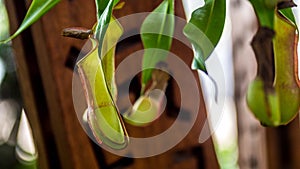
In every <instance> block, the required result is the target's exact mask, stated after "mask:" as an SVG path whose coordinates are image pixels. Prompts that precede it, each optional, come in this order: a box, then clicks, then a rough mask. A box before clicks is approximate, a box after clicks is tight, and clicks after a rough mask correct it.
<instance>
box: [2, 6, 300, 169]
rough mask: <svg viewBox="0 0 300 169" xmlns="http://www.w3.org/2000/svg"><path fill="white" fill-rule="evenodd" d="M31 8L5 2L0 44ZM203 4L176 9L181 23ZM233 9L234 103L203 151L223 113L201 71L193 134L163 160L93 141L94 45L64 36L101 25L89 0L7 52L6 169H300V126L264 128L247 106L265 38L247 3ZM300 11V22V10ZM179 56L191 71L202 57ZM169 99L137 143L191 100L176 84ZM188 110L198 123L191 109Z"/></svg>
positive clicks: (186, 52) (62, 9) (226, 55)
mask: <svg viewBox="0 0 300 169" xmlns="http://www.w3.org/2000/svg"><path fill="white" fill-rule="evenodd" d="M30 2H31V1H29V0H0V40H1V39H5V38H7V37H8V36H9V34H10V33H11V32H14V31H15V30H16V29H17V27H18V26H19V25H20V24H21V22H22V19H23V18H24V16H25V14H26V11H27V9H28V6H29V4H30ZM160 2H161V1H160V0H152V1H136V0H125V6H124V7H123V8H122V9H120V10H115V12H114V15H115V16H116V17H117V18H118V17H122V16H126V15H129V14H133V13H138V12H150V11H152V10H153V9H154V8H155V7H156V6H157V5H158V4H159V3H160ZM295 3H296V4H299V3H300V2H299V0H297V1H296V0H295ZM201 5H203V1H201V0H199V1H191V0H183V1H181V0H175V9H176V12H175V14H176V16H179V17H182V18H186V19H188V18H190V14H191V12H192V11H193V10H194V9H196V8H197V7H200V6H201ZM227 7H228V10H227V15H226V24H225V29H224V33H223V35H222V39H221V41H220V44H219V45H218V46H217V48H216V51H215V55H216V56H217V57H218V59H219V61H220V63H221V64H222V67H223V70H224V72H225V83H226V89H225V92H224V93H223V94H224V95H225V96H226V101H225V105H224V107H225V108H224V109H223V110H222V111H223V112H222V113H223V114H224V115H223V116H222V119H221V121H220V123H218V125H217V126H214V125H210V126H209V128H210V129H211V131H214V132H213V133H214V134H213V136H212V137H210V138H209V139H208V140H206V141H205V142H203V143H199V135H200V133H201V130H202V128H203V126H205V125H206V123H205V119H207V118H208V119H210V120H211V121H213V120H214V119H213V118H214V117H215V116H214V115H215V114H216V113H218V112H214V111H213V110H211V109H210V108H209V105H210V103H208V102H207V101H204V100H209V98H210V97H211V95H209V93H210V91H209V90H210V88H209V87H208V86H209V85H210V82H209V81H207V80H206V79H205V78H204V77H203V76H202V75H201V72H197V71H194V76H195V77H196V78H197V79H199V84H198V85H199V86H201V87H202V91H199V92H200V93H201V96H203V97H202V98H201V100H200V107H199V112H198V116H197V121H196V124H195V125H194V126H193V128H192V130H191V131H190V133H189V134H188V135H187V136H186V137H185V138H184V139H183V140H182V141H181V142H180V143H179V144H178V145H177V146H175V147H174V148H172V149H171V150H169V151H167V152H165V153H163V154H160V155H157V156H154V157H149V158H138V159H134V158H126V157H119V156H116V155H114V154H111V153H109V152H107V151H105V150H104V149H101V148H100V147H99V146H98V145H96V144H95V143H94V142H93V141H91V140H90V138H89V137H88V136H87V135H86V133H85V132H84V131H83V129H82V127H81V125H80V123H79V121H78V119H77V117H76V113H75V111H74V108H73V102H72V76H73V67H74V64H75V61H76V57H77V56H78V54H79V52H80V49H81V48H82V46H83V44H84V41H80V40H74V39H69V38H64V37H62V36H61V31H62V30H63V29H64V28H67V27H74V26H83V27H87V28H91V27H92V26H93V25H94V22H95V21H96V18H95V16H96V14H95V12H94V11H95V4H94V1H84V0H64V1H61V2H60V3H59V4H58V5H57V6H56V7H54V8H53V9H52V10H51V11H50V12H48V13H47V14H46V15H45V16H44V17H43V18H42V19H41V20H39V21H38V22H37V23H35V24H34V25H33V26H32V27H30V28H29V29H27V30H26V31H25V32H23V33H22V34H21V35H20V36H19V37H17V38H16V39H14V40H13V41H12V42H11V43H8V44H5V45H1V46H0V169H35V168H40V169H54V168H55V169H86V168H93V169H140V168H144V169H154V168H162V169H165V168H168V169H218V168H222V169H235V168H241V169H266V168H269V169H299V168H300V144H299V143H300V128H299V118H298V117H297V118H296V119H295V120H294V121H292V122H291V123H290V124H289V125H287V126H282V127H277V128H266V127H262V126H261V125H260V123H259V122H258V121H257V120H256V119H255V118H254V117H253V115H252V114H251V112H250V111H249V110H248V108H247V105H246V102H245V93H246V90H247V86H248V84H249V82H250V81H251V80H252V79H253V78H254V77H255V74H256V61H255V57H254V53H253V51H252V49H251V47H250V42H251V40H252V37H253V36H254V34H255V32H256V30H257V22H256V18H255V14H254V12H253V9H252V7H251V5H250V3H249V2H248V1H247V0H228V1H227ZM294 10H295V11H294V12H295V16H296V17H298V21H299V16H300V12H299V7H298V8H295V9H294ZM132 22H133V23H127V24H128V27H129V28H130V29H129V30H127V31H128V32H124V34H126V33H130V32H131V31H136V30H137V29H139V28H138V27H137V26H136V25H135V23H134V22H135V21H132ZM298 23H299V22H298ZM176 26H177V27H179V28H180V26H182V25H178V24H177V25H176ZM142 48H143V46H142V43H141V39H140V37H139V36H133V37H130V38H127V39H125V40H123V41H121V42H120V43H119V44H118V45H117V51H116V54H117V55H116V64H117V65H118V64H119V63H120V62H122V60H123V59H124V58H126V56H128V55H130V54H131V53H133V52H135V51H138V50H140V49H142ZM171 51H172V52H173V53H174V54H176V55H177V56H179V57H180V58H181V59H182V60H183V61H184V62H185V63H186V64H188V65H191V62H192V59H193V51H192V50H191V49H190V48H189V47H187V46H184V45H183V44H182V43H181V42H179V41H176V40H174V41H173V45H172V48H171ZM208 64H209V63H208ZM208 66H209V65H208ZM211 66H212V67H213V65H211ZM299 72H300V71H299ZM128 80H130V79H128ZM138 82H139V80H138V79H133V81H132V82H131V88H130V89H131V90H130V93H131V95H132V97H133V98H137V97H138V95H139V93H138V91H139V90H136V89H138V88H140V86H139V83H138ZM120 85H122V84H120ZM134 89H135V90H134ZM166 94H167V97H168V103H167V108H166V110H165V112H164V113H163V115H162V116H161V117H160V118H159V119H158V120H157V121H155V122H153V123H152V124H151V125H149V126H147V127H134V126H131V125H129V124H126V128H127V130H128V133H129V134H133V135H134V136H135V137H149V136H153V135H156V134H158V133H161V132H162V131H164V130H166V129H167V128H168V127H169V126H170V125H172V124H173V122H174V121H175V120H176V117H177V113H178V110H179V105H180V101H181V100H180V97H179V96H180V91H179V88H178V86H177V83H176V82H175V81H174V80H170V82H169V85H168V87H167V93H166ZM119 97H120V98H121V97H122V94H120V96H119ZM190 102H191V104H192V103H193V100H191V101H190ZM204 105H206V106H204ZM184 109H186V110H187V111H186V114H187V117H189V113H190V112H189V111H188V110H189V108H188V107H186V108H184ZM219 113H220V112H219ZM183 122H185V121H184V119H183ZM186 122H188V121H186ZM150 148H159V145H155V144H153V147H150Z"/></svg>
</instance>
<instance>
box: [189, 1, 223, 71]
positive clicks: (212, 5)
mask: <svg viewBox="0 0 300 169" xmlns="http://www.w3.org/2000/svg"><path fill="white" fill-rule="evenodd" d="M225 15H226V1H225V0H205V5H204V6H203V7H200V8H198V9H196V10H195V11H194V12H193V13H192V17H191V19H190V21H189V22H188V23H187V25H186V26H185V27H184V30H183V32H184V34H185V36H186V37H187V38H188V39H189V40H190V42H191V43H192V45H193V47H194V61H193V65H192V68H194V69H200V70H202V71H204V72H206V73H207V71H206V67H205V63H204V62H205V60H206V59H207V58H208V57H209V55H210V54H211V53H212V51H213V50H214V48H215V46H216V45H217V44H218V42H219V40H220V38H221V35H222V32H223V27H224V23H225Z"/></svg>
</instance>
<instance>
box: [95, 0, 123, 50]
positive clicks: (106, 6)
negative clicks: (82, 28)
mask: <svg viewBox="0 0 300 169" xmlns="http://www.w3.org/2000/svg"><path fill="white" fill-rule="evenodd" d="M118 2H119V0H96V8H97V25H96V30H95V32H96V39H98V41H99V47H100V48H99V52H101V47H102V43H103V38H104V35H105V32H106V30H107V27H108V24H109V22H110V19H111V16H112V11H113V7H114V5H116V4H117V3H118Z"/></svg>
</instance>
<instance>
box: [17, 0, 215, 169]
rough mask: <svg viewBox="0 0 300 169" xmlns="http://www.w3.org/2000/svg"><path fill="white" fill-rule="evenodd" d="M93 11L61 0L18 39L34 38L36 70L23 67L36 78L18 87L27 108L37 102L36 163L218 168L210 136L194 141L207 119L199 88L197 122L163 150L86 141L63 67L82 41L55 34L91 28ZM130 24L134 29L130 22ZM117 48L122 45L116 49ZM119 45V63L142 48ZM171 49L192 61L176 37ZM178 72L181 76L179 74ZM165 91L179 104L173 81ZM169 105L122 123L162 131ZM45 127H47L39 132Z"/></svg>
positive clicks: (131, 5) (136, 5) (137, 5)
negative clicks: (155, 114)
mask: <svg viewBox="0 0 300 169" xmlns="http://www.w3.org/2000/svg"><path fill="white" fill-rule="evenodd" d="M15 1H17V0H15ZM159 2H160V1H159V0H155V1H136V0H127V1H126V5H125V6H124V8H123V9H122V10H117V11H115V15H116V16H117V17H121V16H125V15H127V14H132V13H136V12H145V11H151V10H153V9H154V8H155V7H156V6H157V5H158V4H159ZM176 2H177V3H176V7H177V9H178V10H177V11H176V14H178V15H179V16H181V17H184V16H183V10H182V8H181V6H182V5H181V1H179V0H178V1H176ZM12 7H16V8H17V5H16V3H15V4H14V5H12ZM94 11H95V7H94V3H92V2H91V3H87V2H86V1H84V0H76V1H75V0H69V1H61V2H60V3H59V4H58V5H57V6H56V7H55V8H54V9H52V10H51V11H50V12H49V13H47V14H46V15H45V16H44V17H43V18H42V19H41V20H40V21H39V22H38V23H36V24H35V25H33V26H32V28H31V31H32V36H31V34H29V35H30V36H31V37H32V39H31V41H30V42H29V41H27V39H23V42H26V43H31V42H32V43H33V45H32V46H31V47H33V51H34V53H33V54H34V56H35V57H34V58H33V60H34V61H35V62H36V65H35V69H36V70H35V71H33V72H30V71H29V72H28V73H31V74H32V73H37V74H38V76H39V79H36V80H31V81H29V82H30V83H32V84H29V85H31V86H30V87H31V89H32V90H29V91H26V87H27V86H26V83H24V84H23V85H22V87H23V89H24V90H23V91H24V92H23V95H24V96H25V97H26V98H25V99H27V97H28V100H30V99H33V101H32V102H33V103H34V105H33V106H32V107H33V108H31V107H30V104H31V102H29V103H27V102H26V105H27V107H29V108H28V110H34V108H35V107H38V108H39V109H37V110H36V112H37V113H36V114H32V116H29V119H30V121H31V122H32V124H33V130H34V135H35V138H36V139H37V141H38V147H39V152H40V164H41V168H42V169H44V168H46V169H47V168H62V169H70V168H72V169H83V168H93V169H97V168H101V167H102V168H107V167H109V166H110V167H112V166H115V168H117V167H116V166H118V165H119V164H120V165H124V163H122V160H123V162H124V161H132V163H130V164H129V165H128V166H127V167H125V168H128V169H129V168H130V169H139V168H149V169H152V168H153V169H154V168H170V166H171V167H172V168H183V167H185V168H190V169H192V168H203V169H204V168H207V169H216V168H219V167H218V164H217V161H216V156H215V153H214V149H213V146H212V142H211V140H208V141H207V142H205V143H204V144H201V145H200V144H199V143H198V137H199V133H200V130H201V128H202V126H203V122H204V120H205V119H206V114H205V108H204V106H203V105H204V103H203V99H202V95H201V93H199V94H200V95H201V100H200V107H199V115H198V116H197V122H196V124H195V125H194V127H193V128H192V130H191V132H190V133H189V134H188V136H187V137H186V138H185V139H184V140H182V141H181V142H180V143H179V144H178V145H177V146H176V147H174V148H173V149H171V150H170V151H168V152H166V153H163V154H161V155H158V156H155V157H150V158H142V159H126V158H122V157H118V156H116V155H112V154H110V153H108V152H106V151H104V150H102V149H101V148H100V147H98V146H95V145H94V144H91V143H90V140H89V139H88V137H87V135H86V134H85V133H84V131H83V130H82V128H81V126H80V124H79V123H78V120H77V117H76V114H75V112H74V108H73V102H72V75H73V72H72V70H71V69H69V68H68V67H66V61H67V60H68V58H69V57H70V54H71V53H72V52H70V51H74V50H75V54H76V50H78V51H79V50H80V49H81V47H82V45H83V43H84V41H79V40H74V39H69V38H64V37H62V36H61V35H60V34H61V31H62V29H64V28H67V27H73V26H83V27H87V28H91V27H92V26H93V25H94V22H95V21H96V19H95V12H94ZM16 13H17V12H16ZM128 24H130V23H128ZM16 25H17V24H15V27H16ZM181 26H182V25H181ZM132 29H135V27H134V24H133V23H132ZM16 45H18V46H16V47H17V48H18V47H20V46H24V44H16ZM120 48H123V49H124V50H122V51H120ZM120 48H119V51H118V54H117V63H120V61H121V60H122V59H124V58H125V57H126V56H127V55H129V54H130V53H132V52H133V51H135V50H139V49H142V44H141V42H140V41H138V42H131V43H130V44H127V46H123V47H120ZM172 52H173V53H175V54H176V55H177V56H179V57H180V58H181V59H182V60H183V61H184V62H185V63H186V64H188V65H190V64H191V61H192V57H193V54H192V51H191V50H190V49H188V48H187V47H184V46H182V44H181V43H179V42H175V43H174V45H173V46H172ZM28 54H29V53H27V54H26V53H25V54H24V56H23V57H24V58H25V57H29V56H28ZM24 58H23V59H24ZM19 60H20V61H19V62H20V63H21V65H24V66H31V63H29V62H28V61H27V62H26V63H22V59H19ZM25 60H26V59H25ZM25 73H26V72H25ZM25 75H26V74H25ZM25 75H23V72H20V76H22V78H23V79H24V81H26V80H27V81H28V79H29V78H30V77H26V76H25ZM181 76H183V77H184V74H182V75H181ZM194 76H195V77H196V78H197V72H194ZM197 79H198V78H197ZM35 83H38V84H39V88H35V87H36V85H35V87H34V84H35ZM198 86H199V84H198ZM28 89H30V88H28ZM170 91H171V92H170V93H171V94H172V98H173V99H174V100H173V103H172V104H174V105H172V106H173V107H174V106H175V107H176V106H177V107H178V106H179V103H180V99H178V98H179V90H178V88H176V85H173V87H172V88H171V89H170ZM38 92H40V93H42V95H36V96H31V95H30V96H26V95H28V94H32V93H33V94H36V93H38ZM199 92H200V91H199ZM170 96H171V95H170ZM42 97H43V98H42ZM39 101H42V102H43V104H42V105H40V106H38V104H39ZM194 102H195V101H194V100H191V101H190V102H189V104H190V105H192V104H194ZM197 102H198V100H197ZM42 106H45V107H44V109H42ZM172 106H171V107H172ZM187 109H188V108H187ZM168 111H169V112H166V113H164V115H163V116H162V118H160V119H159V120H158V121H156V122H154V123H153V124H152V125H151V126H149V127H147V128H137V127H133V126H130V125H127V128H128V131H129V133H134V134H135V135H137V136H139V137H147V136H150V135H154V134H156V133H159V132H162V131H164V130H165V129H166V128H167V127H168V126H170V125H171V124H172V123H173V121H174V118H173V117H170V115H169V113H170V111H173V110H168ZM171 114H172V113H171ZM171 116H172V115H171ZM45 125H46V127H45ZM45 130H47V131H48V132H46V133H43V132H45ZM41 133H43V134H41ZM47 138H48V139H52V142H51V144H53V146H54V147H53V152H51V149H50V147H48V146H46V145H43V144H47V143H48V142H47V141H46V140H45V139H47ZM40 142H41V143H40ZM43 146H44V147H43ZM153 147H154V148H159V145H153ZM178 152H184V154H185V155H184V156H183V157H181V156H180V155H181V154H180V153H179V155H178ZM95 154H96V155H95ZM55 156H56V157H55ZM51 157H53V159H57V161H51ZM120 161H121V162H120ZM53 163H55V164H53Z"/></svg>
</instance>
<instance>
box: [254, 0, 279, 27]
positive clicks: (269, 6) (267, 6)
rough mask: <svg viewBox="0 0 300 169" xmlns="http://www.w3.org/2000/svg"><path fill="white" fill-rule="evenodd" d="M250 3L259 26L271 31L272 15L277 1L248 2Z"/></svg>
mask: <svg viewBox="0 0 300 169" xmlns="http://www.w3.org/2000/svg"><path fill="white" fill-rule="evenodd" d="M268 2H269V3H268ZM271 2H272V3H271ZM250 3H251V4H252V6H253V8H254V11H255V13H256V15H257V17H258V21H259V24H260V26H261V27H267V28H270V29H273V27H274V14H275V8H276V5H277V1H274V0H272V1H269V0H250Z"/></svg>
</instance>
